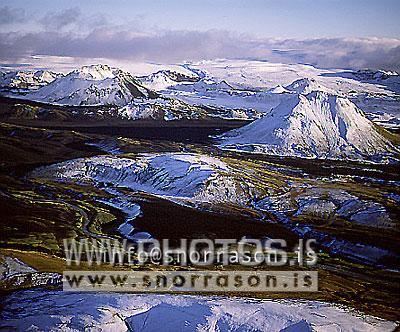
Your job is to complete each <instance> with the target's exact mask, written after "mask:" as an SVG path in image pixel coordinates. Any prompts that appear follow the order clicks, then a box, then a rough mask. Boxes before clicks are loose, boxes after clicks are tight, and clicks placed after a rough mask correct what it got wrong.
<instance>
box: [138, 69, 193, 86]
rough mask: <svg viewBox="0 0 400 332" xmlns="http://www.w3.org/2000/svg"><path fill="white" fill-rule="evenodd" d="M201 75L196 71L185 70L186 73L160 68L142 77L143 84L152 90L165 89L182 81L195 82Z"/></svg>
mask: <svg viewBox="0 0 400 332" xmlns="http://www.w3.org/2000/svg"><path fill="white" fill-rule="evenodd" d="M198 80H200V77H199V76H198V75H196V74H195V73H193V72H191V71H188V70H185V72H184V73H182V72H178V71H174V70H169V69H166V70H160V71H158V72H156V73H153V74H151V75H148V76H145V77H142V78H141V79H140V81H141V82H142V84H143V85H144V86H146V87H148V88H149V89H152V90H156V91H157V90H163V89H166V88H168V87H171V86H174V85H176V84H180V83H195V82H197V81H198Z"/></svg>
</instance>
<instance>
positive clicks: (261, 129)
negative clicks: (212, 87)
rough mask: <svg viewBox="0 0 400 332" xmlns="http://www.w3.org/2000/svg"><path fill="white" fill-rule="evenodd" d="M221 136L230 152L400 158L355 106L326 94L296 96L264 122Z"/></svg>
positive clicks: (221, 143) (263, 118)
mask: <svg viewBox="0 0 400 332" xmlns="http://www.w3.org/2000/svg"><path fill="white" fill-rule="evenodd" d="M305 91H307V89H306V90H305ZM220 138H221V142H220V145H221V147H223V148H225V149H235V150H243V151H248V152H259V153H265V154H270V155H281V156H296V157H305V158H322V159H343V158H344V159H361V160H373V161H383V160H384V159H385V158H387V157H388V156H390V155H394V154H398V150H397V148H396V147H395V146H394V145H393V144H392V143H391V142H390V141H389V140H388V139H387V138H385V137H384V136H383V135H382V134H381V133H380V130H379V129H378V128H377V127H376V126H375V125H374V124H373V123H372V122H371V121H370V120H368V119H367V118H366V117H365V115H364V113H363V112H362V111H361V110H360V109H359V108H357V106H356V105H355V104H354V103H352V102H351V101H350V100H349V99H347V98H345V97H341V96H338V95H333V94H329V93H327V92H323V91H313V92H310V93H308V94H294V95H292V96H291V97H290V99H288V100H286V101H284V102H282V103H281V104H280V105H279V106H278V107H276V108H275V109H274V110H273V111H272V112H270V113H268V114H267V115H265V116H264V117H262V118H261V119H259V120H256V121H254V122H253V123H251V124H249V125H247V126H244V127H242V128H239V129H236V130H233V131H230V132H228V133H226V134H224V135H222V136H221V137H220Z"/></svg>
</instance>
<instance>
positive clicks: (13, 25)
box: [0, 0, 400, 70]
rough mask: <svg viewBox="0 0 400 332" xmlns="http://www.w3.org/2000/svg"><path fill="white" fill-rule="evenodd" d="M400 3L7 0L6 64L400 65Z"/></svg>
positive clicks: (0, 54) (2, 31)
mask: <svg viewBox="0 0 400 332" xmlns="http://www.w3.org/2000/svg"><path fill="white" fill-rule="evenodd" d="M399 17H400V1H399V0H347V1H345V0H253V1H244V0H230V1H229V0H213V1H211V0H202V1H192V0H186V1H178V0H169V1H163V0H149V1H137V0H109V1H108V0H86V1H77V0H70V1H59V0H36V1H26V0H25V1H23V0H12V1H11V0H2V1H1V3H0V61H2V62H3V63H9V62H15V61H16V62H18V61H22V60H23V59H25V60H26V59H28V58H29V57H30V56H32V55H41V56H53V57H56V56H59V57H73V58H93V57H98V58H107V59H119V60H127V61H128V60H129V61H161V62H163V61H165V62H171V61H172V62H176V61H185V60H201V59H211V58H218V57H228V58H229V57H230V58H254V59H262V60H270V61H283V62H301V63H311V64H314V65H317V66H321V67H332V66H334V67H338V66H339V67H349V68H350V67H352V68H359V67H375V68H378V67H382V68H386V69H396V70H398V69H399V67H400V23H399V21H400V20H399V19H398V18H399Z"/></svg>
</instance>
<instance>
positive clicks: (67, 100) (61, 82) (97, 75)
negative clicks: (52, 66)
mask: <svg viewBox="0 0 400 332" xmlns="http://www.w3.org/2000/svg"><path fill="white" fill-rule="evenodd" d="M155 97H157V94H156V93H155V92H153V91H151V90H149V89H147V88H145V87H143V86H142V85H141V84H140V83H139V81H138V80H137V79H136V78H134V77H133V76H132V75H131V74H129V73H128V72H124V71H122V70H121V69H118V68H112V67H110V66H107V65H101V64H99V65H91V66H84V67H82V68H80V69H76V70H74V71H72V72H70V73H69V74H67V75H66V76H62V77H59V78H57V79H56V80H54V81H52V82H51V83H49V84H48V85H46V86H43V87H42V88H40V89H39V90H37V91H34V92H31V93H28V94H27V95H25V96H23V98H26V99H30V100H35V101H40V102H45V103H49V104H59V105H71V106H83V105H91V106H94V105H115V106H124V105H126V104H128V103H129V102H130V101H132V100H133V99H134V98H155Z"/></svg>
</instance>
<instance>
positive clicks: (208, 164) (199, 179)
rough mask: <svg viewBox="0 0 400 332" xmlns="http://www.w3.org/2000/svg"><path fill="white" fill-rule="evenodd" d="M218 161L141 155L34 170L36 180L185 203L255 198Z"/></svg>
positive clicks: (77, 161)
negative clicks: (102, 187) (128, 191)
mask: <svg viewBox="0 0 400 332" xmlns="http://www.w3.org/2000/svg"><path fill="white" fill-rule="evenodd" d="M229 171H230V168H229V166H228V165H226V164H225V163H224V162H222V161H220V160H219V159H216V158H213V157H209V156H206V155H200V154H193V153H160V154H141V155H138V157H137V158H134V159H128V158H118V157H116V156H98V157H92V158H81V159H74V160H69V161H66V162H62V163H59V164H55V165H51V166H47V167H42V168H39V169H37V170H35V171H34V172H33V173H32V174H31V175H32V176H33V177H41V178H49V179H53V180H58V181H71V180H72V181H75V182H78V183H94V184H97V185H99V184H102V183H106V184H107V185H108V186H111V187H116V188H122V187H123V188H129V189H131V190H133V191H136V192H146V193H150V194H153V195H156V196H160V197H164V198H166V199H170V200H173V201H179V202H182V203H191V202H192V203H204V202H209V203H214V204H217V203H224V202H230V203H234V204H239V205H243V204H245V202H247V201H248V200H249V198H250V197H253V195H252V194H251V193H250V191H251V189H249V188H247V187H246V188H244V186H240V184H239V183H238V180H235V179H233V178H232V177H231V175H230V174H229Z"/></svg>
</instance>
